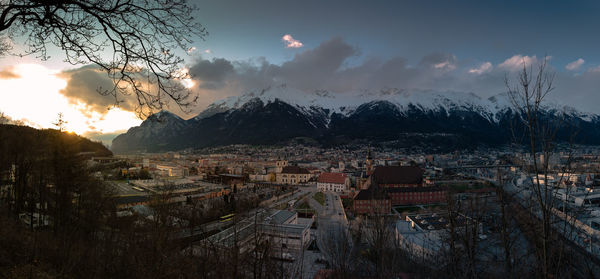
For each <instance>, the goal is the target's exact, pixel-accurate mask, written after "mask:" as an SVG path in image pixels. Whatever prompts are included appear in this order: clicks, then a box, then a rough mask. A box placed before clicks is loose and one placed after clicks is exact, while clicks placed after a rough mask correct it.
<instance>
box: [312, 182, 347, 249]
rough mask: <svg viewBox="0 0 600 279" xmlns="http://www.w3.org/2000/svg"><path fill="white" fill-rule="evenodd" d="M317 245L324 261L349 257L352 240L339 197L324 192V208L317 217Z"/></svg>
mask: <svg viewBox="0 0 600 279" xmlns="http://www.w3.org/2000/svg"><path fill="white" fill-rule="evenodd" d="M318 226H319V227H318V231H317V245H318V246H319V249H320V250H321V252H322V253H323V255H324V257H325V259H334V258H336V259H340V258H344V256H345V255H349V252H350V251H351V248H352V238H351V237H350V233H349V231H348V219H347V218H346V214H345V212H344V208H343V206H342V201H341V199H340V197H339V196H338V195H337V194H335V193H331V192H325V206H324V207H322V211H321V212H319V215H318Z"/></svg>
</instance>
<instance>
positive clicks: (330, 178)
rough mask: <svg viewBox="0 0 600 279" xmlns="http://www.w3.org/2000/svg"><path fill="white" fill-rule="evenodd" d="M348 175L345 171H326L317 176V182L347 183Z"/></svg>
mask: <svg viewBox="0 0 600 279" xmlns="http://www.w3.org/2000/svg"><path fill="white" fill-rule="evenodd" d="M346 177H347V176H346V174H345V173H335V172H324V173H322V174H321V175H319V178H317V182H320V183H334V184H344V183H346Z"/></svg>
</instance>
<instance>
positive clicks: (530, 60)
mask: <svg viewBox="0 0 600 279" xmlns="http://www.w3.org/2000/svg"><path fill="white" fill-rule="evenodd" d="M547 59H548V58H547ZM537 63H538V59H537V57H536V56H535V55H534V56H527V55H520V54H517V55H514V56H512V57H510V58H508V59H506V60H505V61H504V62H502V63H501V64H500V65H498V67H500V68H503V69H505V70H508V71H518V70H522V69H523V65H525V67H529V66H531V65H534V64H537Z"/></svg>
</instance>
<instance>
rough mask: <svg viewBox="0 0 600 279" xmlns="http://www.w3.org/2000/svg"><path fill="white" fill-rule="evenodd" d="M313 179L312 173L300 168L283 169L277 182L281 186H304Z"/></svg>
mask: <svg viewBox="0 0 600 279" xmlns="http://www.w3.org/2000/svg"><path fill="white" fill-rule="evenodd" d="M311 177H312V175H311V173H310V172H309V171H308V170H307V169H305V168H301V167H298V166H286V167H283V168H282V170H281V172H280V173H277V175H276V181H277V183H279V184H304V183H307V182H308V180H310V178H311Z"/></svg>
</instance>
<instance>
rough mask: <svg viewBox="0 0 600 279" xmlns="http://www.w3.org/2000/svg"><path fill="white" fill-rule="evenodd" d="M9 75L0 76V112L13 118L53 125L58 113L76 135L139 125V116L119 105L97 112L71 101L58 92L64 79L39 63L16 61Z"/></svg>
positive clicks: (64, 85)
mask: <svg viewBox="0 0 600 279" xmlns="http://www.w3.org/2000/svg"><path fill="white" fill-rule="evenodd" d="M6 70H9V71H11V74H12V75H10V76H11V78H2V77H0V88H2V90H1V91H0V98H1V99H2V102H0V111H2V112H4V113H5V114H6V115H8V116H9V117H11V118H12V119H15V120H23V122H24V123H26V124H28V125H31V126H34V127H36V128H55V125H54V124H53V123H55V122H56V120H57V118H58V113H62V114H63V118H64V120H66V121H67V123H66V124H65V129H66V130H67V131H70V132H75V133H77V134H84V133H87V132H102V133H110V132H114V131H118V130H123V129H127V128H129V127H131V126H135V125H139V123H140V122H141V120H140V119H138V118H136V116H135V114H134V113H133V112H130V111H125V110H122V109H120V108H113V109H111V110H108V108H107V110H106V112H105V113H100V112H97V111H94V110H92V109H91V107H92V106H94V105H96V104H86V103H83V102H81V101H77V102H74V101H73V100H70V99H69V98H68V97H67V96H65V95H63V94H61V93H60V92H61V90H64V89H65V87H66V86H67V81H66V80H65V79H64V78H63V77H61V76H60V74H61V71H57V70H52V69H48V68H46V67H44V66H43V65H39V64H19V65H16V66H14V67H11V68H10V69H3V71H6Z"/></svg>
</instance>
